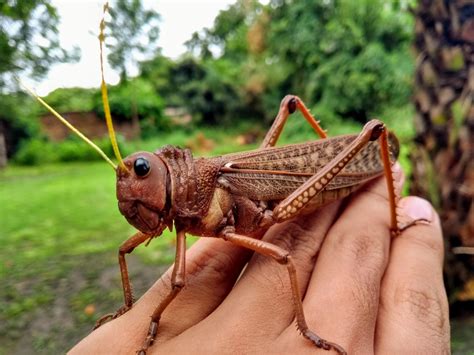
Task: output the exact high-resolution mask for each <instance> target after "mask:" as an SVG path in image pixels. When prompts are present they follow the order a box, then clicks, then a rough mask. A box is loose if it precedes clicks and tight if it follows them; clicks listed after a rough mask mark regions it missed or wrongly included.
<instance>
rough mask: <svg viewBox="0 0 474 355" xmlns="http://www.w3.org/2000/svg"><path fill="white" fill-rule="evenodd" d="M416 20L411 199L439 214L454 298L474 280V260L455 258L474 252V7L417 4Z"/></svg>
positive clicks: (456, 0) (467, 0) (434, 1)
mask: <svg viewBox="0 0 474 355" xmlns="http://www.w3.org/2000/svg"><path fill="white" fill-rule="evenodd" d="M414 14H415V19H416V25H415V33H416V37H415V49H416V51H417V55H418V58H417V68H416V77H415V95H414V101H415V106H416V116H415V126H416V137H415V142H414V143H415V149H413V151H412V152H411V158H412V161H413V175H412V178H411V193H413V194H416V195H420V196H423V197H425V198H427V199H429V200H430V201H431V202H432V203H433V204H434V205H435V207H436V208H437V210H438V211H439V212H440V216H441V220H442V226H443V232H444V237H445V241H446V243H445V244H446V261H445V280H446V285H447V287H448V292H449V293H450V297H451V299H452V300H455V299H457V298H459V297H458V295H459V294H460V293H461V292H462V291H461V290H463V289H464V288H465V287H466V285H467V282H469V280H472V281H471V282H473V281H474V257H473V256H469V255H460V254H455V253H453V248H455V247H458V246H467V247H473V248H474V201H473V196H474V1H472V0H453V1H444V0H420V1H419V3H418V7H417V9H416V10H414ZM454 250H456V249H454ZM472 250H473V251H474V249H472ZM471 293H472V292H471ZM471 296H472V299H474V294H472V295H471ZM471 296H470V297H471Z"/></svg>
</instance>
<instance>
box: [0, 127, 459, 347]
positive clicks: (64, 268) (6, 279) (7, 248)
mask: <svg viewBox="0 0 474 355" xmlns="http://www.w3.org/2000/svg"><path fill="white" fill-rule="evenodd" d="M401 122H403V120H401ZM291 125H293V126H291ZM403 125H405V124H403V123H402V124H401V126H400V127H399V131H400V132H401V134H399V135H401V136H402V137H401V138H402V142H403V141H405V140H406V137H407V133H406V132H408V134H409V133H410V128H409V127H408V128H406V127H405V126H403ZM292 127H293V128H292ZM295 127H296V128H295ZM298 127H301V125H300V123H292V124H290V129H289V130H290V132H291V130H293V131H298V130H299V128H298ZM354 127H355V128H354ZM247 128H248V127H247ZM348 130H352V131H353V132H354V131H357V127H356V126H354V125H350V126H348V127H335V128H334V129H330V132H331V133H332V134H339V133H341V131H348ZM399 131H397V132H399ZM234 133H235V132H234ZM235 134H237V133H235ZM310 134H314V133H311V132H310V133H308V131H307V130H302V131H301V132H298V135H297V137H296V139H295V138H294V137H293V138H291V137H288V136H285V137H283V141H284V142H289V141H295V140H301V139H309V137H311V136H310ZM303 135H305V136H303ZM203 136H204V137H206V139H210V141H211V142H212V144H211V145H210V146H209V147H208V149H203V150H202V152H201V154H221V153H226V152H229V151H235V150H237V149H240V150H243V149H248V148H251V147H254V146H255V144H254V145H250V146H246V147H239V145H238V144H237V143H236V140H235V135H234V134H233V133H226V132H223V131H219V130H207V131H205V132H204V133H203ZM165 143H175V144H180V145H193V144H194V145H196V148H197V149H198V150H199V145H200V144H201V145H202V144H203V142H202V139H201V138H199V135H198V134H197V133H193V134H192V135H186V134H184V133H182V132H176V133H174V134H172V135H170V136H169V137H167V138H166V139H165V138H164V137H158V138H155V139H153V140H149V141H145V142H132V143H129V144H128V145H127V147H128V149H132V150H134V149H148V150H154V149H155V148H156V147H158V146H160V145H163V144H165ZM209 149H212V152H209V151H207V150H209ZM403 152H404V157H403V158H402V162H403V165H408V160H407V158H406V149H404V150H403ZM0 216H1V223H0V243H1V245H2V247H1V249H0V279H1V281H2V287H1V288H0V304H1V308H0V354H10V353H16V354H29V353H39V352H40V353H47V354H57V353H63V352H65V351H66V350H67V349H69V348H70V347H71V346H72V345H73V344H75V343H76V342H77V341H78V340H79V339H81V338H82V337H84V336H85V335H86V334H87V333H88V332H89V331H90V330H91V328H92V326H93V324H94V321H95V320H96V319H97V318H98V317H99V316H101V315H102V314H105V313H109V312H111V311H114V310H115V309H116V308H118V307H119V306H120V305H121V302H122V291H121V286H120V276H119V271H118V270H119V269H118V265H117V260H116V259H117V257H116V255H117V249H118V247H119V245H120V244H121V242H122V241H124V240H125V239H127V237H129V236H130V235H132V234H133V233H134V229H133V228H132V227H131V226H129V225H128V224H127V222H126V221H125V219H124V218H123V217H122V216H121V215H120V213H119V211H118V208H117V202H116V198H115V174H114V172H113V171H112V169H111V168H110V166H109V165H107V164H105V163H104V162H90V163H68V164H55V165H45V166H37V167H19V166H10V167H8V168H7V169H6V170H4V171H2V172H0ZM191 242H192V241H191ZM173 254H174V235H172V234H171V233H169V232H165V233H164V234H163V236H161V237H160V238H157V239H155V240H154V241H153V242H152V243H151V244H150V246H149V247H147V248H145V247H140V248H138V249H137V250H136V251H134V253H133V254H132V255H131V256H130V257H128V260H129V261H130V269H131V279H132V281H133V283H134V286H135V287H134V288H135V290H136V293H137V294H138V295H139V294H141V293H142V292H143V291H144V290H145V289H147V288H148V287H149V286H150V285H151V283H152V282H153V281H154V280H156V278H157V277H158V276H159V275H160V273H161V272H163V270H165V268H166V267H167V266H168V265H169V264H171V263H172V260H173ZM456 344H457V348H458V349H463V345H462V344H463V343H462V340H461V341H459V340H458V339H456ZM459 344H460V345H459ZM459 353H464V352H462V351H461V352H459Z"/></svg>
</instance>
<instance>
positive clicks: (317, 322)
mask: <svg viewBox="0 0 474 355" xmlns="http://www.w3.org/2000/svg"><path fill="white" fill-rule="evenodd" d="M395 179H396V182H397V184H401V181H403V173H402V172H401V170H400V169H398V170H397V171H396V174H395ZM387 195H388V194H387V185H386V182H385V179H384V178H380V179H378V180H377V181H375V182H374V183H371V184H369V185H368V186H367V187H365V188H363V190H362V191H360V192H358V193H357V194H355V195H354V197H353V198H351V199H350V200H349V201H348V203H347V205H346V208H345V209H344V211H343V212H342V214H341V216H340V217H339V218H338V220H337V221H336V222H335V223H334V225H333V226H332V227H331V229H330V231H329V232H328V235H327V237H326V239H325V241H324V243H323V246H322V248H321V252H320V255H319V258H318V261H317V263H316V267H315V270H314V271H313V275H312V278H311V280H310V284H309V287H308V291H307V293H306V296H305V299H304V308H305V311H306V314H307V318H308V319H307V320H308V323H309V325H310V328H312V329H313V331H315V332H316V333H317V334H318V335H319V336H321V337H323V338H325V339H327V340H329V341H331V342H335V343H337V344H339V345H341V346H343V347H344V348H345V350H346V351H348V352H349V353H367V352H370V351H372V350H371V349H373V341H374V331H375V324H376V319H377V310H378V303H379V290H380V283H381V280H382V276H383V273H384V271H385V268H386V265H387V262H388V255H389V246H390V230H389V226H390V224H389V223H390V213H389V203H388V197H387Z"/></svg>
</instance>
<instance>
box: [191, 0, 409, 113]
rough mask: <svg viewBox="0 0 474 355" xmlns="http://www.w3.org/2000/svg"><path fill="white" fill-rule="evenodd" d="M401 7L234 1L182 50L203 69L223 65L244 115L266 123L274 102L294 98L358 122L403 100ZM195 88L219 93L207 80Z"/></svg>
mask: <svg viewBox="0 0 474 355" xmlns="http://www.w3.org/2000/svg"><path fill="white" fill-rule="evenodd" d="M405 7H406V2H404V1H401V2H400V1H396V0H393V1H390V2H387V1H382V0H361V1H352V0H341V1H325V0H318V1H313V0H302V1H278V0H274V1H271V2H270V4H269V5H267V6H264V5H261V4H260V3H259V2H258V1H249V0H239V1H237V2H236V3H235V4H233V5H231V6H230V7H229V8H228V9H227V10H225V11H222V12H221V13H220V14H219V15H218V16H217V18H216V19H215V22H214V26H213V27H212V28H211V29H206V30H204V31H202V32H199V33H195V34H194V35H193V37H192V38H191V39H190V41H188V48H189V50H190V52H191V53H193V54H194V55H195V56H196V57H197V58H199V59H200V60H201V61H202V62H203V63H206V66H207V67H214V66H216V67H221V68H222V63H223V62H225V63H226V65H225V68H226V69H227V70H222V71H220V72H219V75H220V81H221V82H222V83H231V84H232V89H233V92H235V93H237V97H238V98H239V99H240V101H239V102H240V105H241V107H240V109H241V111H244V110H245V108H244V105H246V106H247V107H250V108H251V113H250V115H249V116H250V117H255V116H259V117H263V118H265V119H266V120H267V121H270V120H272V119H273V118H274V111H275V108H277V107H278V104H279V101H280V100H281V98H282V97H283V96H284V95H285V94H288V93H295V94H298V95H299V96H301V97H303V99H305V100H306V101H307V102H310V103H313V104H315V103H317V104H318V106H320V105H322V106H324V107H325V110H328V111H332V112H333V113H336V114H337V115H339V116H341V117H350V118H355V119H358V120H360V121H365V120H366V119H367V118H370V116H372V115H373V114H375V113H378V112H380V111H381V110H382V109H383V108H385V107H386V106H396V105H399V104H400V103H404V102H407V101H408V99H409V96H410V91H411V77H412V70H413V68H412V67H413V64H412V58H411V57H410V53H409V45H410V43H411V40H412V34H411V29H412V20H411V17H410V16H409V14H408V13H407V12H406V11H405ZM216 49H217V50H216ZM235 73H237V75H235ZM189 85H191V84H190V83H189ZM198 85H199V86H200V88H201V90H200V91H201V92H208V95H210V93H213V95H216V93H215V92H214V90H216V89H220V87H219V86H218V85H215V83H213V82H212V81H211V80H207V78H206V77H203V79H202V80H201V81H200V82H199V83H198ZM224 99H225V97H224ZM232 99H233V98H232ZM226 104H227V105H229V104H234V105H235V103H233V102H230V101H227V103H226ZM224 106H226V105H225V104H224ZM237 109H238V108H237ZM232 110H233V111H235V107H233V108H232ZM247 110H248V109H247ZM201 113H202V112H201Z"/></svg>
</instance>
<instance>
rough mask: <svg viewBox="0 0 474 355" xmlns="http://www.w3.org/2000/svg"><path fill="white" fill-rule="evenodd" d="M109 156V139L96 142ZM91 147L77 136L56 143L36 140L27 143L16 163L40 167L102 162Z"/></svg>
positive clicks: (19, 151)
mask: <svg viewBox="0 0 474 355" xmlns="http://www.w3.org/2000/svg"><path fill="white" fill-rule="evenodd" d="M95 143H96V144H97V145H98V146H99V147H100V148H101V149H102V150H103V151H104V152H105V153H106V154H107V155H108V156H113V152H112V146H111V144H110V141H109V139H107V138H104V139H102V140H100V141H96V142H95ZM101 159H102V158H101V157H100V155H98V154H97V152H95V151H94V150H93V149H91V147H89V146H88V145H87V144H85V143H84V142H83V141H82V140H80V139H79V138H77V137H75V136H71V137H70V138H69V139H66V140H64V141H62V142H59V143H55V142H50V141H48V140H46V139H41V138H34V139H30V140H28V141H25V142H24V143H23V144H22V145H21V147H20V149H19V150H18V152H17V154H16V155H15V159H14V161H15V163H17V164H19V165H40V164H51V163H57V162H70V161H93V160H101Z"/></svg>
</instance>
